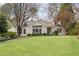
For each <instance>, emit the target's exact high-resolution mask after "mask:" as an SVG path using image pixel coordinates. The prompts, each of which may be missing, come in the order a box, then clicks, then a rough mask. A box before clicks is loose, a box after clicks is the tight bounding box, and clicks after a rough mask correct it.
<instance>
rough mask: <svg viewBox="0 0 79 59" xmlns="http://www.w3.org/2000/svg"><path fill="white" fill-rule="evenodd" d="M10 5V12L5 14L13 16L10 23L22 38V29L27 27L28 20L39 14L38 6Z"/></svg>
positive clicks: (30, 4) (26, 4)
mask: <svg viewBox="0 0 79 59" xmlns="http://www.w3.org/2000/svg"><path fill="white" fill-rule="evenodd" d="M8 5H9V6H10V7H9V8H8V9H9V10H8V12H7V11H5V10H4V13H7V14H11V15H12V17H11V18H12V19H11V20H10V22H11V23H12V24H13V25H14V27H15V28H16V29H17V34H18V36H20V34H21V29H22V28H23V27H24V25H25V24H26V25H27V21H28V19H29V18H33V17H34V16H35V15H36V14H37V10H38V9H37V5H36V4H32V3H12V4H8ZM5 6H6V5H5ZM6 9H7V8H6Z"/></svg>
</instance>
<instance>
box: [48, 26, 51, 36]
mask: <svg viewBox="0 0 79 59" xmlns="http://www.w3.org/2000/svg"><path fill="white" fill-rule="evenodd" d="M51 29H52V27H47V35H50V34H51Z"/></svg>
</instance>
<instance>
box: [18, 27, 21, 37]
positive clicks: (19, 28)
mask: <svg viewBox="0 0 79 59" xmlns="http://www.w3.org/2000/svg"><path fill="white" fill-rule="evenodd" d="M17 34H18V36H21V27H18V28H17Z"/></svg>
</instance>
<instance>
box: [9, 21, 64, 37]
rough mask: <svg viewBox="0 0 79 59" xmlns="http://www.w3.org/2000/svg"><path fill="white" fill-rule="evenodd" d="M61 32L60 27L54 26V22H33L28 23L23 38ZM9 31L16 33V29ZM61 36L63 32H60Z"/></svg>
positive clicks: (23, 30)
mask: <svg viewBox="0 0 79 59" xmlns="http://www.w3.org/2000/svg"><path fill="white" fill-rule="evenodd" d="M58 30H60V27H57V26H55V25H54V22H52V21H45V20H37V21H34V20H31V21H28V22H27V25H25V26H24V27H23V28H22V33H21V36H27V35H28V34H48V35H51V34H53V32H54V31H58ZM9 31H13V32H14V31H15V32H16V29H15V28H13V29H10V30H9ZM58 34H59V35H63V34H64V32H63V31H59V32H58Z"/></svg>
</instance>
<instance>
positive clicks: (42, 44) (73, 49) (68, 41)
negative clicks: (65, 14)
mask: <svg viewBox="0 0 79 59" xmlns="http://www.w3.org/2000/svg"><path fill="white" fill-rule="evenodd" d="M0 55H3V56H7V55H8V56H59V55H63V56H65V55H67V56H69V55H71V56H75V55H76V56H77V55H79V40H78V39H77V38H76V37H75V36H36V37H23V38H19V39H17V40H9V41H5V42H1V43H0Z"/></svg>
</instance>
